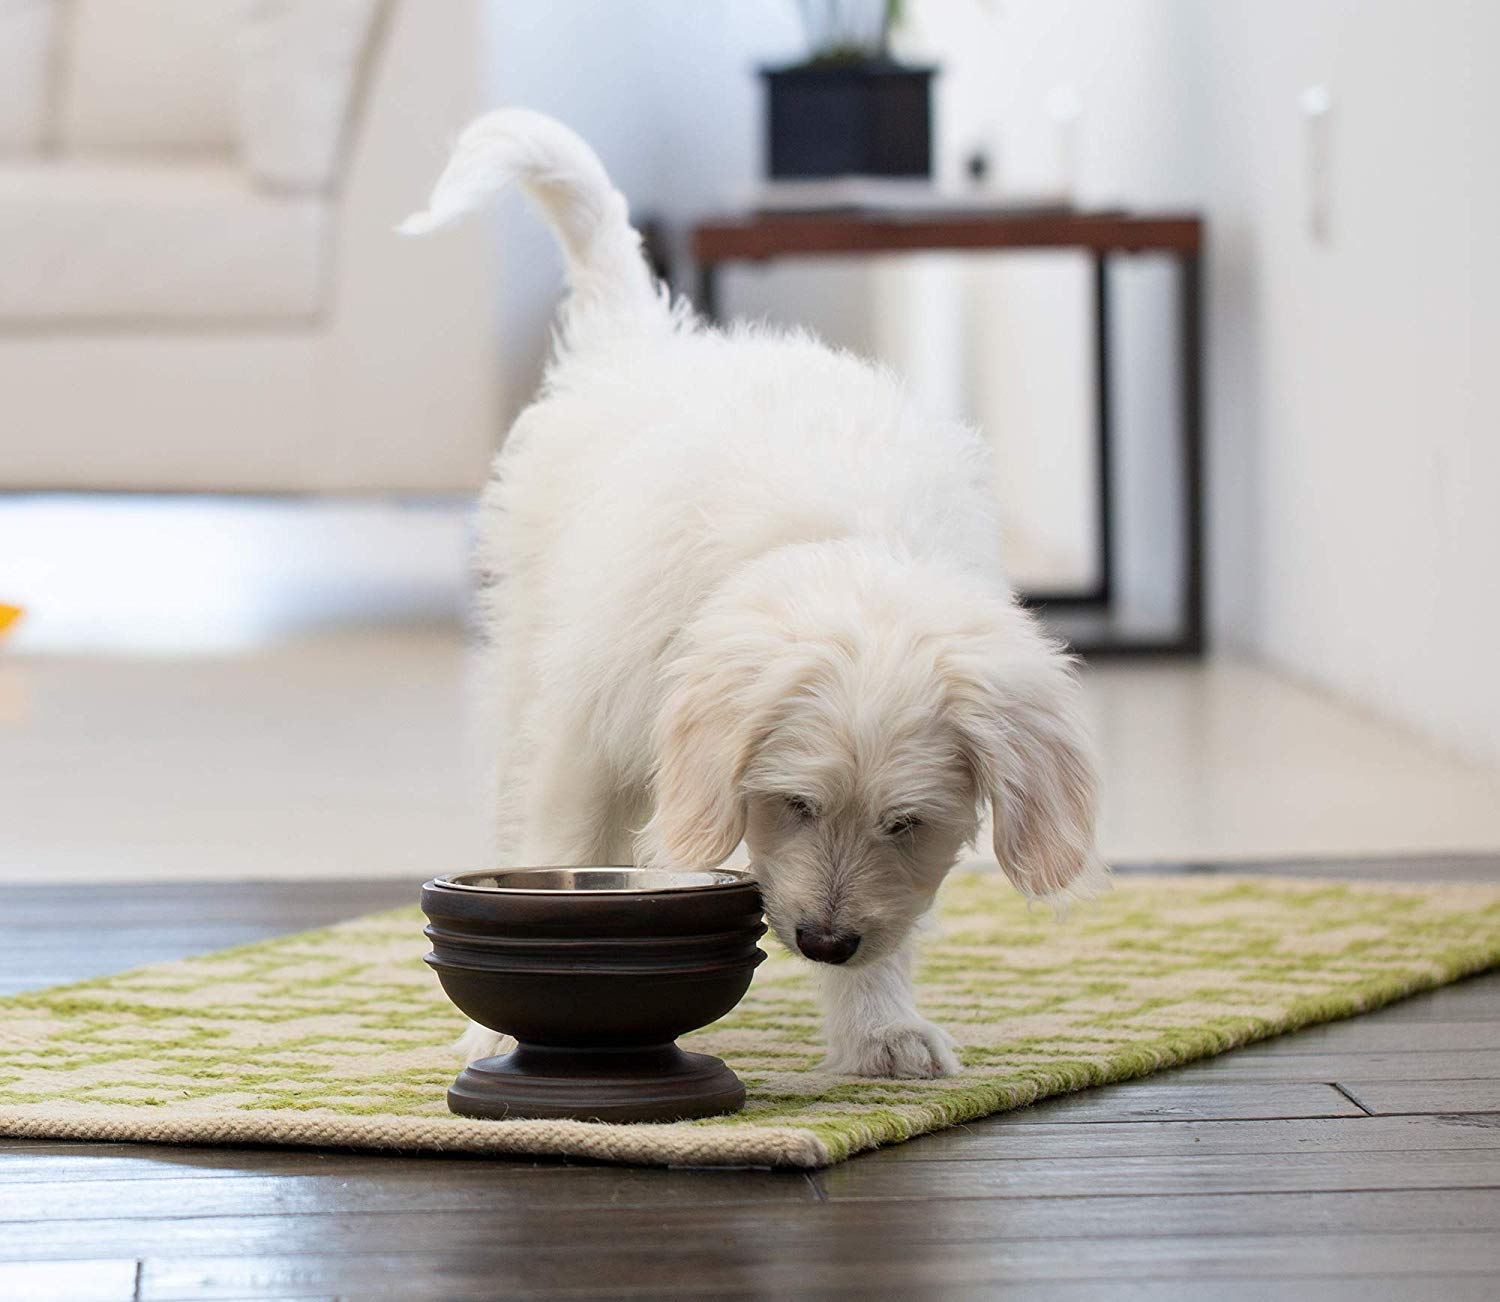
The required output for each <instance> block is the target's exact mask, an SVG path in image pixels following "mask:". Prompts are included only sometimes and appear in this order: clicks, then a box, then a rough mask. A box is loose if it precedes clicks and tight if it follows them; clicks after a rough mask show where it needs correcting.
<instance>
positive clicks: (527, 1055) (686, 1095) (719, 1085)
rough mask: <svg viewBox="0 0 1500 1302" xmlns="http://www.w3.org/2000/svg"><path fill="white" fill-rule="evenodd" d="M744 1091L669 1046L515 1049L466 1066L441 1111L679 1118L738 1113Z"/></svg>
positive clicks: (716, 1066)
mask: <svg viewBox="0 0 1500 1302" xmlns="http://www.w3.org/2000/svg"><path fill="white" fill-rule="evenodd" d="M744 1105H745V1087H744V1086H743V1085H742V1084H740V1078H739V1077H738V1076H736V1075H735V1074H734V1073H733V1072H732V1071H730V1070H729V1068H728V1067H726V1066H725V1065H724V1063H723V1062H722V1061H721V1060H720V1059H718V1058H714V1057H710V1056H709V1055H708V1054H706V1053H685V1052H683V1050H681V1049H679V1048H678V1047H677V1046H676V1045H675V1044H662V1045H656V1046H655V1047H651V1048H623V1049H552V1048H547V1047H545V1046H543V1045H535V1044H520V1045H517V1046H516V1048H515V1049H514V1050H513V1051H512V1052H510V1053H507V1054H503V1055H501V1056H500V1057H498V1058H481V1059H480V1060H479V1061H478V1062H476V1063H472V1064H471V1065H470V1066H468V1067H465V1068H464V1069H463V1071H462V1072H460V1073H459V1077H458V1079H457V1080H456V1081H454V1082H453V1085H452V1087H451V1088H450V1089H449V1090H448V1107H449V1108H450V1109H451V1110H452V1111H454V1112H457V1113H459V1114H460V1115H462V1116H465V1117H489V1118H494V1119H499V1118H504V1117H565V1118H573V1119H577V1118H587V1119H588V1120H591V1121H686V1120H687V1119H688V1118H690V1117H712V1116H717V1115H719V1114H720V1113H723V1112H737V1111H739V1109H740V1108H742V1107H743V1106H744Z"/></svg>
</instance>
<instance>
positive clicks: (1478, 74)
mask: <svg viewBox="0 0 1500 1302" xmlns="http://www.w3.org/2000/svg"><path fill="white" fill-rule="evenodd" d="M1196 17H1197V19H1198V20H1199V21H1201V24H1202V26H1201V29H1200V32H1199V35H1200V38H1201V48H1202V51H1203V60H1204V63H1205V66H1206V67H1207V68H1208V69H1209V70H1210V75H1209V76H1208V77H1207V78H1206V81H1205V85H1206V89H1207V103H1208V106H1209V113H1210V123H1211V130H1210V137H1209V138H1210V141H1211V143H1212V149H1211V151H1210V152H1209V154H1208V156H1207V157H1206V158H1205V163H1206V164H1207V165H1208V168H1209V172H1208V175H1209V190H1210V194H1211V204H1212V218H1213V241H1214V259H1213V268H1212V270H1213V276H1212V281H1211V287H1212V293H1213V302H1214V316H1213V328H1212V334H1211V343H1212V352H1213V358H1214V370H1213V384H1212V387H1211V390H1210V397H1211V401H1212V403H1213V431H1214V453H1215V459H1216V462H1217V474H1216V476H1215V484H1216V488H1217V490H1218V497H1219V500H1220V502H1222V503H1223V504H1224V506H1225V508H1227V509H1228V510H1230V511H1231V512H1232V515H1231V516H1229V517H1227V518H1226V519H1225V520H1224V521H1222V522H1221V534H1220V537H1219V541H1220V543H1221V545H1222V547H1223V549H1224V550H1223V555H1222V556H1221V557H1220V563H1219V564H1218V566H1217V567H1216V572H1217V574H1218V575H1219V579H1220V583H1221V585H1222V594H1221V600H1220V602H1219V614H1220V619H1221V624H1222V627H1223V630H1224V632H1225V633H1226V635H1228V636H1230V637H1232V638H1233V639H1235V640H1236V641H1239V642H1241V643H1244V644H1247V645H1249V646H1251V647H1253V648H1255V649H1256V650H1258V651H1259V652H1261V653H1262V654H1263V655H1264V656H1265V657H1267V658H1268V659H1270V660H1271V661H1273V662H1274V663H1276V664H1279V665H1282V666H1284V667H1286V668H1288V669H1291V670H1293V671H1295V672H1296V673H1298V674H1301V675H1304V676H1306V677H1307V678H1310V679H1312V680H1315V681H1317V682H1320V683H1323V684H1325V685H1327V686H1329V687H1331V688H1333V689H1335V690H1336V691H1338V692H1340V693H1343V694H1345V695H1347V696H1349V697H1352V698H1354V699H1356V700H1358V701H1362V702H1364V703H1366V704H1367V705H1369V706H1370V707H1372V708H1374V709H1376V710H1378V711H1380V712H1381V713H1384V714H1387V715H1390V716H1394V717H1396V718H1400V719H1403V720H1406V721H1408V722H1410V723H1412V724H1414V725H1416V726H1417V727H1419V728H1420V729H1422V730H1423V731H1425V732H1427V733H1429V734H1431V735H1433V736H1435V737H1437V738H1439V739H1441V740H1443V741H1445V742H1447V743H1448V744H1450V745H1452V746H1454V747H1456V748H1459V749H1462V750H1464V751H1466V752H1468V753H1470V754H1473V755H1476V756H1480V757H1486V758H1489V759H1492V760H1494V759H1500V675H1497V674H1496V672H1495V666H1496V660H1497V656H1496V647H1497V645H1500V581H1497V575H1496V569H1497V565H1500V374H1497V365H1496V363H1497V362H1500V307H1497V303H1500V248H1497V247H1496V245H1495V243H1494V236H1495V233H1496V231H1497V230H1500V154H1497V151H1496V146H1495V128H1496V124H1497V123H1500V84H1497V82H1496V80H1495V78H1494V77H1493V75H1492V72H1491V70H1490V66H1489V65H1490V63H1491V62H1492V60H1493V56H1494V52H1495V50H1496V49H1500V6H1497V5H1494V4H1493V3H1489V2H1488V0H1429V2H1428V3H1425V4H1422V5H1420V6H1417V5H1412V4H1409V3H1406V2H1405V0H1360V2H1359V3H1356V2H1355V0H1314V2H1312V3H1310V2H1309V0H1253V2H1252V0H1238V2H1237V3H1235V4H1215V5H1212V6H1208V5H1205V6H1201V7H1200V8H1199V9H1198V10H1197V11H1196ZM1310 85H1323V86H1326V87H1327V88H1328V90H1329V91H1330V93H1331V95H1332V101H1333V109H1332V115H1331V118H1330V125H1331V132H1332V135H1331V148H1330V163H1331V174H1330V182H1329V187H1328V193H1329V195H1330V198H1331V208H1330V227H1329V235H1328V238H1327V240H1326V242H1319V241H1318V240H1317V239H1315V238H1314V237H1313V235H1312V233H1311V231H1310V228H1309V223H1308V212H1307V208H1308V199H1309V193H1308V184H1309V182H1308V173H1307V165H1306V164H1307V155H1306V152H1305V150H1306V147H1307V140H1306V128H1305V125H1304V122H1303V120H1302V116H1301V114H1300V113H1299V109H1298V96H1299V93H1300V92H1301V91H1302V90H1303V89H1304V88H1305V87H1307V86H1310Z"/></svg>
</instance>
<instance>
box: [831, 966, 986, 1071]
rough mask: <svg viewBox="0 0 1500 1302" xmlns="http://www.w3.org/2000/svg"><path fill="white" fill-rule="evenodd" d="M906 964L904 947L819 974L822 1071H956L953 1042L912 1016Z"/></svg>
mask: <svg viewBox="0 0 1500 1302" xmlns="http://www.w3.org/2000/svg"><path fill="white" fill-rule="evenodd" d="M911 961H912V955H911V947H910V945H909V944H908V945H903V946H902V947H901V948H900V949H898V950H896V951H895V952H894V953H893V954H889V955H887V956H886V957H885V958H880V959H876V960H875V961H874V962H873V963H865V964H862V965H860V966H859V967H833V968H828V969H827V970H826V971H825V972H824V973H823V1003H824V1016H825V1024H826V1026H827V1030H828V1057H827V1058H825V1059H824V1060H823V1067H824V1070H826V1071H836V1072H843V1073H846V1074H848V1075H851V1076H902V1077H907V1078H917V1079H926V1078H930V1077H933V1076H952V1075H954V1074H956V1073H957V1071H958V1069H959V1064H958V1055H957V1054H956V1053H954V1051H953V1040H952V1038H951V1037H950V1036H949V1035H948V1033H947V1032H946V1031H945V1030H943V1028H942V1027H940V1026H935V1025H934V1024H933V1023H932V1022H929V1021H928V1020H927V1019H926V1018H925V1017H923V1016H922V1015H921V1014H920V1013H919V1012H917V1001H916V995H915V993H914V992H913V990H912V979H911Z"/></svg>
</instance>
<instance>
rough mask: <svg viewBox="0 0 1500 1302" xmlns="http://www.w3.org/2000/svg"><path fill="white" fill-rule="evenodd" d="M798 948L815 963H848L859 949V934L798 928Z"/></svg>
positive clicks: (817, 928) (816, 928)
mask: <svg viewBox="0 0 1500 1302" xmlns="http://www.w3.org/2000/svg"><path fill="white" fill-rule="evenodd" d="M797 948H798V949H800V950H801V951H802V952H803V953H804V954H806V955H807V957H808V958H810V959H812V960H813V962H814V963H847V962H848V961H849V960H850V959H851V958H853V957H854V951H855V950H857V949H858V948H859V933H858V932H854V931H839V932H833V931H824V930H823V929H822V928H821V927H798V928H797Z"/></svg>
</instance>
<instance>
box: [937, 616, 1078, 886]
mask: <svg viewBox="0 0 1500 1302" xmlns="http://www.w3.org/2000/svg"><path fill="white" fill-rule="evenodd" d="M946 665H947V672H948V679H949V681H948V683H947V687H948V703H949V709H950V710H951V712H952V717H953V720H954V725H955V727H956V728H957V730H958V733H959V736H960V739H961V744H962V746H963V749H964V752H965V754H966V755H967V756H968V757H969V761H970V763H971V764H972V765H973V768H974V774H975V778H976V781H977V782H978V784H979V786H980V789H981V790H982V791H984V792H986V793H988V795H989V799H990V804H991V809H992V814H993V819H994V834H995V857H996V858H997V859H998V860H999V861H1000V866H1001V868H1003V869H1004V870H1005V874H1006V876H1007V877H1009V878H1010V880H1011V881H1012V882H1013V883H1014V884H1015V886H1016V887H1017V889H1019V890H1020V891H1021V892H1022V893H1023V894H1025V895H1027V896H1029V897H1031V898H1032V899H1044V900H1049V901H1052V902H1054V903H1058V904H1061V903H1064V902H1066V901H1068V900H1071V899H1083V898H1087V897H1089V896H1091V895H1093V894H1094V893H1095V892H1096V891H1097V890H1098V889H1099V888H1100V887H1101V886H1102V885H1103V884H1104V881H1105V879H1106V874H1107V870H1106V868H1105V867H1104V864H1103V862H1102V861H1101V860H1100V858H1099V854H1098V851H1097V850H1096V849H1095V846H1094V818H1095V812H1096V808H1097V804H1098V778H1097V777H1096V776H1095V772H1094V764H1093V760H1092V757H1091V755H1090V748H1089V742H1088V734H1087V731H1086V730H1085V728H1084V725H1083V720H1082V718H1081V717H1080V714H1079V709H1078V696H1079V689H1078V683H1077V680H1076V679H1075V678H1074V675H1073V672H1072V667H1071V664H1070V662H1069V660H1068V658H1067V657H1066V656H1065V655H1063V654H1062V653H1061V651H1060V650H1059V649H1058V648H1056V647H1054V646H1053V645H1052V644H1051V643H1049V642H1048V641H1047V639H1046V638H1045V637H1043V636H1042V635H1041V634H1040V633H1039V632H1038V631H1037V630H1036V628H1035V626H1034V625H1033V623H1032V620H1031V617H1030V616H1029V615H1027V614H1026V613H1025V612H1023V611H1021V610H1019V609H1018V608H1016V607H1015V606H1006V607H1005V608H1004V609H1003V610H1001V611H998V612H996V614H995V619H994V621H993V626H992V627H991V628H990V629H989V630H988V631H987V632H986V633H985V634H983V635H981V636H979V637H976V638H969V639H965V640H964V643H963V644H962V645H961V647H960V648H958V649H956V650H955V651H954V653H952V654H951V655H950V656H949V657H948V658H947V660H946Z"/></svg>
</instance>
